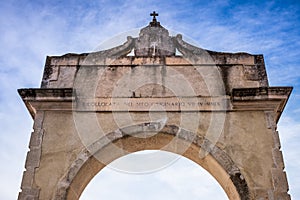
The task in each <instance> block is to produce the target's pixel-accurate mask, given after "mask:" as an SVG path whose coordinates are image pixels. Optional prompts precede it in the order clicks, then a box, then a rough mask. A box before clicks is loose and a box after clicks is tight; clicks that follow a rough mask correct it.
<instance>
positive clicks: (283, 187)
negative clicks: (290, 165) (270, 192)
mask: <svg viewBox="0 0 300 200" xmlns="http://www.w3.org/2000/svg"><path fill="white" fill-rule="evenodd" d="M272 180H273V187H274V191H276V192H279V193H280V192H282V193H286V192H287V191H288V190H289V188H288V184H287V178H286V173H285V172H284V171H283V170H282V169H272Z"/></svg>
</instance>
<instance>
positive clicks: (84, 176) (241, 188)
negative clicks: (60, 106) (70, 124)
mask: <svg viewBox="0 0 300 200" xmlns="http://www.w3.org/2000/svg"><path fill="white" fill-rule="evenodd" d="M157 125H158V124H156V123H155V122H154V123H153V122H150V123H142V124H138V125H132V126H128V127H125V128H121V129H117V130H116V131H113V132H110V133H108V134H107V135H106V136H105V137H103V138H100V139H99V140H97V141H96V142H94V143H93V144H91V145H90V146H89V147H88V148H87V149H89V150H87V149H84V150H83V151H81V153H80V154H79V155H78V157H77V159H76V160H75V161H74V162H73V164H72V165H71V166H70V168H69V170H68V171H67V173H66V174H65V175H64V177H63V178H62V179H61V180H60V182H59V183H58V185H57V190H56V191H55V193H54V196H53V199H59V200H69V199H72V200H73V199H79V197H80V195H81V193H82V192H83V190H84V189H85V187H86V186H87V185H88V183H89V182H90V181H91V180H92V178H93V177H94V176H96V174H97V173H98V172H99V171H101V169H103V168H104V167H105V166H106V165H105V164H103V163H101V162H100V161H99V160H98V159H97V156H103V157H101V160H102V159H105V163H109V162H112V161H113V160H115V159H117V158H119V157H121V156H124V155H126V154H128V153H132V152H136V151H140V150H155V149H156V150H165V151H169V152H173V153H177V154H178V151H179V150H182V148H183V147H185V146H186V145H189V146H188V148H187V149H185V151H184V153H183V154H182V156H184V157H186V158H188V159H190V160H192V161H194V162H196V163H197V164H198V165H200V166H201V167H203V168H204V169H205V170H206V171H208V172H209V173H210V174H211V175H212V176H213V177H214V178H215V179H216V180H217V181H218V183H219V184H220V185H221V187H222V188H223V190H224V191H225V192H226V194H227V196H228V198H229V199H231V200H232V199H234V200H236V199H239V200H248V199H250V197H249V190H248V186H247V182H246V180H245V179H244V177H243V175H242V173H241V171H240V169H239V168H238V167H237V166H236V164H235V163H234V162H233V161H232V160H231V158H230V157H229V156H228V155H227V154H226V152H224V151H223V150H221V149H220V148H219V147H217V146H216V145H213V144H212V143H211V142H210V141H209V140H207V139H206V138H205V137H203V136H199V135H196V134H194V133H192V132H190V131H187V130H184V129H181V128H179V127H177V126H175V125H166V126H164V127H163V128H162V129H161V130H160V131H159V132H158V133H157V134H155V135H153V136H151V137H144V138H143V137H134V135H137V134H143V133H149V132H155V130H156V129H157V128H158V127H157ZM174 139H175V140H176V143H177V144H178V145H177V146H176V147H174V145H173V146H171V147H170V146H169V147H166V146H167V143H168V142H170V141H171V140H174ZM112 145H117V146H119V147H122V149H124V150H125V151H122V150H120V151H118V152H116V151H114V152H111V148H112V147H113V146H112ZM120 149H121V148H120ZM201 152H202V153H204V154H205V156H203V157H202V156H199V155H200V154H201ZM199 153H200V154H199Z"/></svg>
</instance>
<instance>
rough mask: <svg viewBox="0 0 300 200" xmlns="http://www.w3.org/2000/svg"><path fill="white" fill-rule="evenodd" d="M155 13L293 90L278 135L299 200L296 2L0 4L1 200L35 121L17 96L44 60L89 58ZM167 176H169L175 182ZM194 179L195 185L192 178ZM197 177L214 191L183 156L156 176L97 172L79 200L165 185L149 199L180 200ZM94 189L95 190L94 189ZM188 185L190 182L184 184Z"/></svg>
mask: <svg viewBox="0 0 300 200" xmlns="http://www.w3.org/2000/svg"><path fill="white" fill-rule="evenodd" d="M154 10H155V11H157V12H158V13H159V16H158V20H159V21H160V22H161V24H162V25H163V26H164V27H165V28H167V29H169V30H174V31H176V32H179V33H181V34H183V35H184V38H185V36H187V37H189V38H191V39H192V40H193V41H196V43H197V45H198V46H199V47H202V48H205V49H209V50H214V51H225V52H248V53H252V54H263V55H264V58H265V63H266V68H267V74H268V78H269V83H270V85H271V86H293V87H294V89H293V92H292V95H291V96H290V99H289V102H288V104H287V106H286V108H285V111H284V113H283V114H282V116H281V119H280V121H279V124H278V130H279V134H280V138H281V145H282V151H283V155H284V160H285V167H286V168H285V169H286V171H287V177H288V181H289V188H290V192H289V193H290V194H291V196H292V199H300V173H299V166H300V159H299V158H300V135H299V133H298V132H299V130H300V88H299V87H300V72H299V65H300V50H299V49H300V28H299V27H300V2H299V1H297V0H295V1H291V0H286V1H280V0H278V1H263V0H259V1H237V0H236V1H226V0H215V1H214V0H210V1H186V0H172V1H170V0H165V1H161V0H160V1H158V0H157V1H148V0H145V1H140V0H130V1H129V0H125V1H121V0H117V1H113V0H100V1H97V0H95V1H91V0H85V1H79V0H71V1H58V0H52V1H42V0H39V1H38V0H36V1H35V0H31V1H29V0H28V1H26V0H18V1H17V0H15V1H14V0H7V1H3V2H1V5H0V32H1V37H0V47H1V48H0V91H1V93H0V130H1V132H0V159H1V163H2V164H1V165H0V177H1V178H0V199H5V200H11V199H16V197H17V194H18V192H19V191H20V189H19V188H20V183H21V178H22V173H23V170H24V163H25V158H26V153H27V151H28V143H29V137H30V133H31V131H32V122H33V121H32V119H31V117H30V115H29V113H28V111H27V110H26V108H25V106H24V104H23V102H22V100H21V98H20V97H19V96H18V94H17V89H18V88H38V87H40V82H41V78H42V74H43V67H44V63H45V58H46V56H47V55H63V54H65V53H69V52H73V53H83V52H91V51H92V50H93V49H95V48H96V47H97V46H98V45H99V44H100V43H101V42H104V41H107V40H109V38H111V37H112V36H114V35H118V34H121V33H124V32H127V31H131V30H136V29H140V28H141V27H145V26H147V25H148V23H149V21H150V20H151V17H150V16H149V13H150V12H152V11H154ZM123 159H125V160H126V158H123ZM185 169H189V170H185ZM173 172H177V175H176V176H173V174H174V173H173ZM180 172H182V173H185V174H184V175H185V176H183V175H182V173H180ZM197 176H198V177H199V178H197V179H196V178H193V177H197ZM170 177H172V179H170ZM187 177H190V178H187ZM201 177H202V178H201ZM96 179H97V180H102V181H103V182H102V183H101V181H100V183H99V182H97V180H96ZM200 179H201V180H203V182H202V184H203V187H206V188H210V187H212V188H213V189H212V191H216V190H217V189H216V187H218V186H216V183H215V182H214V180H211V179H210V177H209V176H208V175H207V174H206V172H205V171H203V170H202V169H200V167H198V166H196V165H195V164H194V163H192V162H191V161H189V160H187V159H185V158H181V159H179V161H178V162H176V163H175V164H174V165H171V166H170V167H168V168H165V169H163V170H161V171H159V172H156V173H152V174H145V175H134V176H132V175H129V174H122V173H120V172H117V171H114V170H112V169H110V168H105V169H104V170H102V171H101V172H100V173H99V174H98V175H97V176H96V178H95V179H94V180H93V182H92V183H91V184H90V186H89V188H87V189H86V190H87V192H89V194H84V196H85V198H88V199H92V198H93V197H92V195H93V194H96V193H97V192H98V194H97V195H98V196H97V197H99V195H102V194H103V195H104V196H106V197H107V198H106V199H112V200H114V199H120V197H125V196H124V195H127V196H126V198H128V199H141V197H145V190H146V189H147V190H151V189H152V190H153V191H158V189H159V188H162V187H163V188H164V192H162V195H161V196H153V198H154V197H155V199H159V197H161V198H162V199H166V198H167V199H171V198H172V199H183V198H182V197H183V196H182V195H183V194H184V195H187V194H190V195H191V196H185V197H186V199H195V198H199V195H200V193H201V194H203V192H201V191H203V190H202V189H203V188H202V189H199V188H200V187H199V184H200V183H198V182H197V181H199V180H200ZM196 182H197V187H196V186H195V184H196ZM94 183H95V184H96V183H97V184H96V185H98V187H96V189H94V190H93V189H92V188H95V187H93V184H94ZM103 183H109V184H103ZM101 184H102V185H101ZM188 184H191V185H189V187H188ZM206 184H209V186H208V185H206ZM134 185H139V187H138V188H137V187H135V186H134ZM94 186H95V185H94ZM125 186H126V187H125ZM179 186H181V187H179ZM192 186H193V187H194V188H191V187H192ZM99 187H100V188H101V190H100V189H99ZM115 188H118V192H114V195H113V196H107V195H108V194H107V191H115ZM96 190H97V191H96ZM174 191H175V192H174ZM207 191H208V189H207ZM126 192H127V193H126ZM152 193H155V192H152ZM221 193H222V191H220V193H218V194H220V199H222V198H223V199H224V197H222V195H221ZM86 195H87V196H86ZM89 195H90V196H89ZM132 195H135V196H132ZM139 195H140V196H139ZM153 195H157V194H153ZM207 195H208V197H209V196H211V193H209V194H207ZM130 197H131V198H130ZM150 197H151V196H149V199H151V198H150ZM163 197H165V198H163ZM208 197H207V196H206V198H208ZM126 198H124V199H126ZM153 198H152V199H153ZM201 198H204V199H205V197H201ZM94 199H96V198H94Z"/></svg>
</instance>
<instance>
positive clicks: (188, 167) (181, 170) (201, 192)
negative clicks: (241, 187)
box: [80, 150, 228, 200]
mask: <svg viewBox="0 0 300 200" xmlns="http://www.w3.org/2000/svg"><path fill="white" fill-rule="evenodd" d="M166 157H169V158H170V157H171V159H173V158H174V160H175V161H174V162H173V163H171V164H170V165H167V166H165V167H164V168H162V169H160V170H157V171H155V172H152V173H144V174H138V175H136V174H132V173H126V172H124V171H119V170H116V167H115V166H114V165H122V166H124V165H128V167H130V166H132V165H145V164H147V163H149V162H159V159H165V158H166ZM143 158H145V159H143ZM111 165H112V166H111ZM116 191H117V192H116ZM212 196H213V197H214V199H216V200H225V199H228V198H227V195H226V193H225V192H224V190H223V189H222V188H221V186H220V185H219V183H218V182H217V181H216V180H215V179H214V178H213V177H212V176H211V175H210V174H209V173H208V172H207V171H205V170H204V169H203V168H202V167H200V166H199V165H198V164H197V163H195V162H193V161H191V160H189V159H187V158H185V157H183V156H179V157H178V155H176V154H174V153H171V152H166V151H153V150H144V151H139V152H135V153H131V154H128V155H126V156H123V157H121V158H118V159H117V160H115V161H113V162H112V163H111V164H110V165H108V166H106V167H104V168H103V169H102V170H101V171H100V172H99V173H98V174H97V175H96V176H95V177H94V178H93V179H92V180H91V182H90V183H89V184H88V185H87V187H86V188H85V190H84V191H83V193H82V195H81V196H80V200H88V199H89V200H90V199H96V198H97V199H98V198H99V197H101V199H103V200H105V199H106V200H107V199H110V200H112V199H145V200H147V199H149V200H150V199H174V200H176V199H178V200H179V199H211V197H212Z"/></svg>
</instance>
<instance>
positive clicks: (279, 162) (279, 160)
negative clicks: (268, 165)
mask: <svg viewBox="0 0 300 200" xmlns="http://www.w3.org/2000/svg"><path fill="white" fill-rule="evenodd" d="M272 154H273V159H274V163H275V165H276V168H279V169H282V170H283V169H284V162H283V156H282V152H281V151H280V150H279V149H277V148H274V149H273V151H272Z"/></svg>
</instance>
